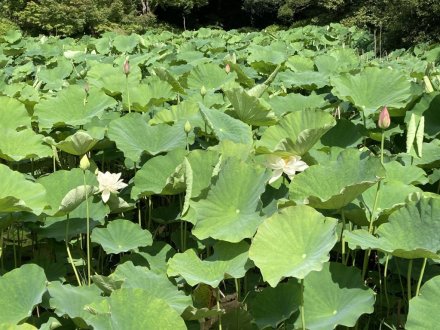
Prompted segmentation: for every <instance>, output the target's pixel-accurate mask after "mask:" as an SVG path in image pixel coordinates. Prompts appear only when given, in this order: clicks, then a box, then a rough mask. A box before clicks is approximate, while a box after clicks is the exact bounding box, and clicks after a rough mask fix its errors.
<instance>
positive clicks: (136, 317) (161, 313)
mask: <svg viewBox="0 0 440 330" xmlns="http://www.w3.org/2000/svg"><path fill="white" fill-rule="evenodd" d="M109 304H110V311H111V316H110V323H111V329H113V330H118V329H121V325H122V327H123V328H124V329H133V330H134V329H143V330H158V329H170V330H171V329H173V330H185V329H186V326H185V322H184V321H183V319H182V318H181V317H180V316H179V314H178V313H177V312H176V311H175V310H174V309H172V308H171V307H170V306H169V305H168V304H167V303H166V302H165V301H164V300H162V299H159V298H156V297H154V296H150V295H148V293H147V292H146V291H145V290H142V289H138V288H135V289H131V288H123V289H120V290H116V291H115V292H113V294H112V295H111V296H110V300H109ZM103 330H104V329H103Z"/></svg>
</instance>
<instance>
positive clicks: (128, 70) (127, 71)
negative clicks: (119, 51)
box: [123, 56, 130, 76]
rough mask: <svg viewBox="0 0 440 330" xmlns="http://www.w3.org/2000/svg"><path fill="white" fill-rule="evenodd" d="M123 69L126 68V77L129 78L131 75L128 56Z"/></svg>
mask: <svg viewBox="0 0 440 330" xmlns="http://www.w3.org/2000/svg"><path fill="white" fill-rule="evenodd" d="M123 68H124V73H125V75H126V76H128V75H129V73H130V63H129V62H128V56H127V57H126V58H125V61H124V66H123Z"/></svg>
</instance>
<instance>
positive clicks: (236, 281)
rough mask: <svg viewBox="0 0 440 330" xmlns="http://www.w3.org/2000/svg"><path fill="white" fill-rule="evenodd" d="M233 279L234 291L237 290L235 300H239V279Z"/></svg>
mask: <svg viewBox="0 0 440 330" xmlns="http://www.w3.org/2000/svg"><path fill="white" fill-rule="evenodd" d="M234 281H235V291H236V292H237V301H240V279H239V278H234Z"/></svg>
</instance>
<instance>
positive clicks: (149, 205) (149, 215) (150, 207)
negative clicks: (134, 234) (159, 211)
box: [148, 196, 153, 232]
mask: <svg viewBox="0 0 440 330" xmlns="http://www.w3.org/2000/svg"><path fill="white" fill-rule="evenodd" d="M152 198H153V197H152V196H150V197H148V230H149V231H150V232H151V222H152V219H151V213H152V209H153V201H152Z"/></svg>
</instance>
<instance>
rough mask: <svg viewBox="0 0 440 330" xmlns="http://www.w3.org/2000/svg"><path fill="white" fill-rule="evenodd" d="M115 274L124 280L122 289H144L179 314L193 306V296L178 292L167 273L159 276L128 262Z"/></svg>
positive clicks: (121, 265)
mask: <svg viewBox="0 0 440 330" xmlns="http://www.w3.org/2000/svg"><path fill="white" fill-rule="evenodd" d="M114 274H115V276H117V277H118V278H121V279H123V280H124V282H123V284H122V288H140V289H143V290H145V294H146V295H148V296H153V297H156V298H160V299H163V300H164V301H165V302H166V303H167V304H168V305H169V306H170V307H172V308H173V309H174V310H175V311H176V312H177V313H179V314H182V313H183V311H184V310H185V309H186V308H187V307H188V306H191V305H192V299H191V296H187V295H185V293H184V292H183V291H180V290H178V288H177V287H176V286H175V285H173V284H172V283H171V282H170V280H169V279H168V277H167V276H166V274H165V273H161V274H157V273H155V272H153V271H151V270H149V269H148V268H147V267H141V266H135V265H133V263H132V262H130V261H128V262H125V263H123V264H120V265H119V266H118V267H117V268H116V270H115V272H114Z"/></svg>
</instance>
